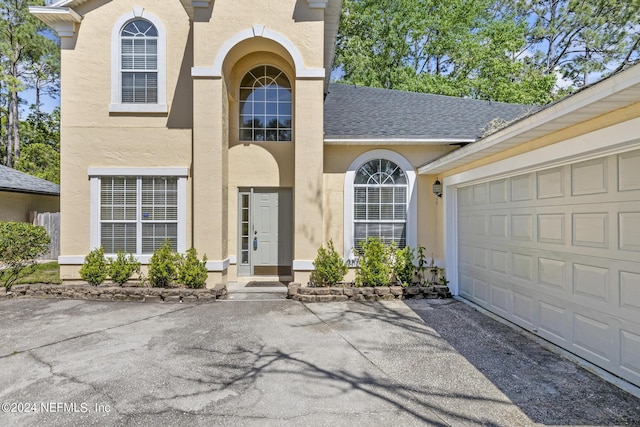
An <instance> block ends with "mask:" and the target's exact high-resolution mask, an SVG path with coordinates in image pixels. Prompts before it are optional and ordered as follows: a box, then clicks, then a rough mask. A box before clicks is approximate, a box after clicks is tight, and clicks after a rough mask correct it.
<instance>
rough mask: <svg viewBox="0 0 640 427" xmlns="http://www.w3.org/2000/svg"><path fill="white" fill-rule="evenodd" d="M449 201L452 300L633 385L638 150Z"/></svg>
mask: <svg viewBox="0 0 640 427" xmlns="http://www.w3.org/2000/svg"><path fill="white" fill-rule="evenodd" d="M457 197H458V271H459V277H458V286H459V294H460V296H462V297H464V298H467V299H469V300H471V301H473V302H475V303H477V304H478V305H480V306H482V307H484V308H486V309H488V310H490V311H492V312H494V313H496V314H498V315H500V316H502V317H504V318H506V319H508V320H510V321H512V322H514V323H516V324H518V325H520V326H522V327H524V328H526V329H528V330H530V331H532V332H534V333H536V334H538V335H539V336H541V337H543V338H545V339H547V340H549V341H551V342H553V343H554V344H557V345H559V346H561V347H563V348H565V349H566V350H568V351H570V352H572V353H575V354H577V355H579V356H581V357H582V358H584V359H586V360H588V361H590V362H592V363H594V364H596V365H598V366H600V367H602V368H604V369H606V370H608V371H610V372H612V373H614V374H616V375H618V376H620V377H622V378H624V379H626V380H627V381H629V382H631V383H633V384H635V385H638V386H640V150H638V151H633V152H627V153H622V154H617V155H610V156H606V157H602V158H596V159H591V160H588V161H583V162H578V163H573V164H568V165H564V166H561V167H555V168H550V169H544V170H542V169H541V170H537V171H532V172H530V173H525V174H521V175H517V176H510V177H507V178H503V179H495V180H492V181H489V182H482V183H477V184H473V185H467V186H464V187H458V189H457Z"/></svg>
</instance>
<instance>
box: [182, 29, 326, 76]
mask: <svg viewBox="0 0 640 427" xmlns="http://www.w3.org/2000/svg"><path fill="white" fill-rule="evenodd" d="M254 37H262V38H265V39H267V40H272V41H274V42H276V43H278V44H279V45H280V46H282V47H283V48H284V49H285V50H286V51H287V52H288V53H289V55H291V58H292V59H293V63H294V66H295V72H296V78H297V79H324V77H325V71H324V68H307V67H305V65H304V61H303V59H302V55H300V52H299V51H298V49H297V48H296V46H295V45H294V44H293V43H292V42H291V40H289V39H288V38H287V37H285V36H283V35H282V34H280V33H278V32H276V31H272V30H269V29H267V28H265V26H264V25H254V26H253V27H252V28H249V29H246V30H244V31H240V32H239V33H236V34H235V35H233V36H232V37H230V38H229V39H227V41H225V42H224V44H223V45H222V47H220V50H218V54H217V55H216V58H215V59H214V61H213V65H212V66H211V67H192V68H191V76H192V77H210V78H216V79H219V78H222V65H223V63H224V60H225V58H226V57H227V55H228V54H229V52H231V49H233V48H234V47H235V46H236V45H238V44H239V43H241V42H243V41H245V40H249V39H252V38H254Z"/></svg>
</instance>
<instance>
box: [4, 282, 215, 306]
mask: <svg viewBox="0 0 640 427" xmlns="http://www.w3.org/2000/svg"><path fill="white" fill-rule="evenodd" d="M226 295H227V286H226V285H225V284H217V285H215V286H214V287H213V288H211V289H187V288H149V287H145V286H110V285H100V286H91V285H88V284H73V285H70V284H67V285H65V284H61V285H52V284H42V283H38V284H32V285H14V286H13V287H12V288H11V290H10V291H9V292H7V291H6V288H0V300H3V299H11V298H51V299H79V300H91V301H135V302H168V303H183V302H184V303H210V302H215V301H216V300H217V299H220V298H224V297H226Z"/></svg>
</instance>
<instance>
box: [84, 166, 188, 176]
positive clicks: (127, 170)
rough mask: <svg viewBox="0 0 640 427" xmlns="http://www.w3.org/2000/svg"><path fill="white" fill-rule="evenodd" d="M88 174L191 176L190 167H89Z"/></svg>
mask: <svg viewBox="0 0 640 427" xmlns="http://www.w3.org/2000/svg"><path fill="white" fill-rule="evenodd" d="M87 174H88V175H89V176H90V177H93V176H98V177H100V176H175V177H187V176H189V168H188V167H180V166H177V167H173V166H170V167H157V168H154V167H149V168H147V167H143V168H136V167H122V168H121V167H115V168H114V167H105V168H103V167H89V168H87Z"/></svg>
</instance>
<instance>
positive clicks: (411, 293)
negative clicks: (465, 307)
mask: <svg viewBox="0 0 640 427" xmlns="http://www.w3.org/2000/svg"><path fill="white" fill-rule="evenodd" d="M287 298H289V299H293V300H296V301H300V302H305V303H306V302H342V301H390V300H402V299H437V298H451V292H450V291H449V287H448V286H443V285H435V286H406V287H404V286H375V287H372V286H362V287H356V286H348V285H347V286H332V287H312V286H302V285H301V284H300V283H290V284H289V290H288V293H287Z"/></svg>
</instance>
